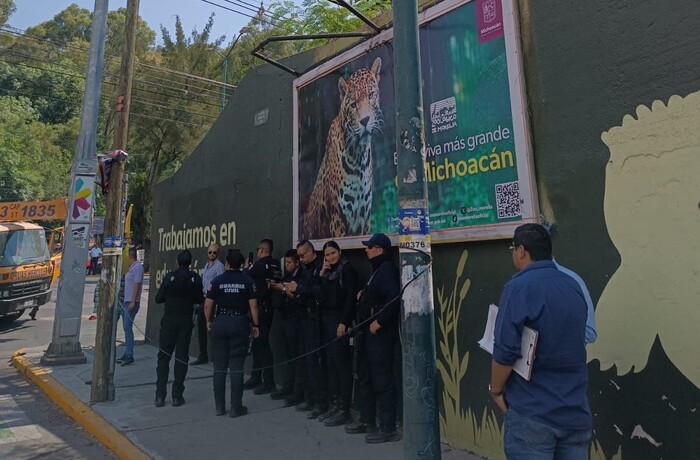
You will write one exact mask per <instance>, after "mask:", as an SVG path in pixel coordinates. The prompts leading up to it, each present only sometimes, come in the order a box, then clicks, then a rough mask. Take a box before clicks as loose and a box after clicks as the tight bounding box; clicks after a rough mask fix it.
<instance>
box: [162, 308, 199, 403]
mask: <svg viewBox="0 0 700 460" xmlns="http://www.w3.org/2000/svg"><path fill="white" fill-rule="evenodd" d="M191 338H192V315H168V314H166V315H164V316H163V318H162V319H161V320H160V342H159V348H160V350H159V351H158V364H157V366H156V396H158V397H162V398H165V396H166V395H167V393H168V390H167V387H168V374H169V372H170V357H171V356H172V355H173V351H175V364H174V366H173V367H174V374H175V380H174V381H173V397H174V398H179V397H182V393H183V392H184V391H185V377H186V376H187V361H188V359H189V349H190V339H191Z"/></svg>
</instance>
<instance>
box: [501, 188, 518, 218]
mask: <svg viewBox="0 0 700 460" xmlns="http://www.w3.org/2000/svg"><path fill="white" fill-rule="evenodd" d="M496 209H497V211H498V218H499V219H507V218H509V217H518V216H520V215H522V210H521V208H520V186H519V185H518V181H515V182H505V183H503V184H496Z"/></svg>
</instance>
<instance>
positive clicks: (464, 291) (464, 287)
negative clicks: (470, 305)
mask: <svg viewBox="0 0 700 460" xmlns="http://www.w3.org/2000/svg"><path fill="white" fill-rule="evenodd" d="M471 285H472V280H470V279H466V280H465V281H464V284H463V285H462V289H461V290H460V291H459V301H460V302H462V301H463V300H464V298H465V297H466V296H467V292H468V291H469V288H470V287H471Z"/></svg>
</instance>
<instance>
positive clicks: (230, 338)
mask: <svg viewBox="0 0 700 460" xmlns="http://www.w3.org/2000/svg"><path fill="white" fill-rule="evenodd" d="M244 263H245V258H244V257H243V254H241V252H240V251H239V250H238V249H229V250H228V251H227V252H226V264H225V268H226V271H225V272H224V273H223V274H222V275H219V276H217V277H216V278H214V280H213V281H212V282H211V285H210V286H209V291H208V292H207V300H206V302H205V303H204V314H205V315H206V319H207V330H208V331H209V332H210V333H211V340H212V355H213V358H214V378H213V380H214V402H215V404H216V415H224V414H225V413H226V396H225V392H226V374H227V369H228V370H229V371H230V372H231V413H230V414H229V415H230V416H231V417H240V416H241V415H245V414H247V413H248V408H247V407H246V406H244V405H243V363H244V362H245V357H246V354H247V350H248V341H249V337H250V335H251V323H250V318H249V317H248V312H250V316H251V318H252V320H253V324H252V336H253V337H257V336H258V334H259V333H260V329H259V325H258V319H259V318H258V303H257V300H256V291H255V283H253V280H252V279H251V278H250V277H249V276H248V275H247V274H244V273H243V272H242V271H241V269H242V267H243V264H244ZM214 307H216V313H215V312H214Z"/></svg>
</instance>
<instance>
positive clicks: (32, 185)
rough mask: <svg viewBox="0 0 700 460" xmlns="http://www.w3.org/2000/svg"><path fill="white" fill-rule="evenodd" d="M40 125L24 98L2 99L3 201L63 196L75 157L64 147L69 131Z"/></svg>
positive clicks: (0, 164) (0, 174) (0, 154)
mask: <svg viewBox="0 0 700 460" xmlns="http://www.w3.org/2000/svg"><path fill="white" fill-rule="evenodd" d="M71 129H75V133H77V129H76V127H74V126H73V127H65V126H64V127H55V126H52V125H48V124H45V123H42V122H40V121H39V113H38V111H37V110H36V109H35V108H34V107H32V104H31V101H30V100H29V99H28V98H25V97H18V98H16V97H10V96H2V97H0V178H2V182H3V184H2V186H1V187H2V188H0V190H1V191H2V192H1V194H2V199H3V200H4V201H14V200H29V199H37V200H41V199H49V198H54V197H55V196H64V195H65V194H66V191H67V189H68V187H67V184H64V183H63V181H62V180H61V178H62V177H65V175H66V174H69V172H70V163H71V158H72V153H71V151H70V150H65V148H64V146H63V145H61V139H60V138H61V137H63V138H65V137H66V136H71V135H72V133H71V134H68V131H67V130H71Z"/></svg>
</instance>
